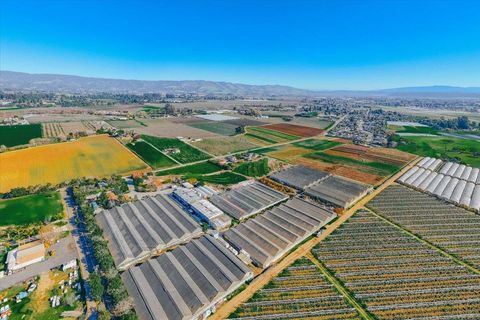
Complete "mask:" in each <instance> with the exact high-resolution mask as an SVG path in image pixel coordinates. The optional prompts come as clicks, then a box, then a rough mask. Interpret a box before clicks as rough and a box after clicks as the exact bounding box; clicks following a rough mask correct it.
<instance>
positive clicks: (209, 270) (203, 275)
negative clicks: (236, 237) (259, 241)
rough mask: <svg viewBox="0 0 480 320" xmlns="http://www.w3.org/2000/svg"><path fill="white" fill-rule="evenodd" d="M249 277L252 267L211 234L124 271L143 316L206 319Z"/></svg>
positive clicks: (160, 319) (163, 319) (144, 319)
mask: <svg viewBox="0 0 480 320" xmlns="http://www.w3.org/2000/svg"><path fill="white" fill-rule="evenodd" d="M250 278H252V272H251V270H250V269H249V268H247V266H246V265H244V264H243V263H242V262H241V261H240V260H239V259H238V258H237V257H235V255H234V254H233V253H231V252H230V251H228V250H227V249H226V248H224V247H223V246H221V245H220V244H219V243H218V241H217V240H215V239H214V238H212V237H211V236H204V237H201V238H199V239H196V240H193V241H191V242H189V243H188V244H186V245H182V246H179V247H177V248H176V249H174V250H172V251H170V252H167V253H165V254H162V255H161V256H159V257H157V258H154V259H150V260H149V261H147V262H145V263H143V264H142V265H140V266H135V267H132V268H130V269H129V270H128V271H127V272H125V273H123V274H122V279H123V281H124V283H125V285H126V287H127V291H128V293H129V295H130V296H131V297H132V298H133V301H134V303H135V310H136V312H137V315H138V316H139V318H140V319H142V320H167V319H175V320H177V319H204V318H206V317H207V316H208V315H210V314H211V312H212V311H214V310H215V307H216V306H217V305H218V304H220V303H222V302H223V301H224V300H225V298H226V297H227V296H228V295H229V294H230V293H232V292H233V291H234V290H236V289H237V288H238V287H240V286H241V285H242V284H243V283H244V282H245V281H247V280H249V279H250Z"/></svg>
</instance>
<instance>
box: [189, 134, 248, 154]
mask: <svg viewBox="0 0 480 320" xmlns="http://www.w3.org/2000/svg"><path fill="white" fill-rule="evenodd" d="M193 145H194V146H196V147H197V148H199V149H202V150H205V151H206V152H208V153H210V154H214V155H217V156H219V155H224V154H229V153H234V152H238V151H243V150H248V149H253V148H257V147H258V145H256V144H253V143H251V142H250V141H249V140H248V139H247V138H246V137H244V136H243V135H237V136H234V137H211V138H205V139H202V140H201V141H198V142H194V143H193Z"/></svg>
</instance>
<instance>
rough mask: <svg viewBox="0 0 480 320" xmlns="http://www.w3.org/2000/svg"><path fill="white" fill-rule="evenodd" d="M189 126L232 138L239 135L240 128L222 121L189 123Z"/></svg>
mask: <svg viewBox="0 0 480 320" xmlns="http://www.w3.org/2000/svg"><path fill="white" fill-rule="evenodd" d="M189 126H191V127H194V128H197V129H201V130H206V131H210V132H213V133H215V134H219V135H222V136H234V135H236V134H239V133H241V131H242V130H241V126H237V125H234V124H231V123H228V122H224V121H209V122H204V121H202V122H196V123H191V124H189Z"/></svg>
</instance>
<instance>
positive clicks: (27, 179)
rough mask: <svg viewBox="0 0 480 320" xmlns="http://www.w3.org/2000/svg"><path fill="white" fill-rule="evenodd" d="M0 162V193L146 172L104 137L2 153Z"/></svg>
mask: <svg viewBox="0 0 480 320" xmlns="http://www.w3.org/2000/svg"><path fill="white" fill-rule="evenodd" d="M0 162H1V163H2V174H1V175H0V192H7V191H8V190H10V189H12V188H18V187H28V186H34V185H44V184H47V183H52V184H58V183H60V182H64V181H68V180H71V179H77V178H81V177H105V176H111V175H112V174H129V173H132V172H135V171H142V170H146V169H148V166H147V165H146V164H145V163H144V162H143V161H141V160H140V159H139V158H138V157H137V156H135V155H134V154H133V153H132V152H130V151H129V150H128V149H127V148H125V147H124V146H123V145H122V144H120V143H119V142H118V141H117V140H115V139H113V138H110V137H108V136H106V135H97V136H90V137H85V138H81V139H78V140H76V141H72V142H64V143H57V144H52V145H45V146H39V147H33V148H28V149H23V150H16V151H11V152H4V153H1V154H0Z"/></svg>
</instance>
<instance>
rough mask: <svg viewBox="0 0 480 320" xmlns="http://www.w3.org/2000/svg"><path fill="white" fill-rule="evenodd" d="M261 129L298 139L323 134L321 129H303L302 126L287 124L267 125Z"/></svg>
mask: <svg viewBox="0 0 480 320" xmlns="http://www.w3.org/2000/svg"><path fill="white" fill-rule="evenodd" d="M263 128H267V129H270V130H275V131H280V132H283V133H287V134H292V135H295V136H300V137H313V136H316V135H319V134H320V133H322V132H323V130H322V129H317V128H310V127H304V126H299V125H296V124H289V123H275V124H268V125H266V126H263Z"/></svg>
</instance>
